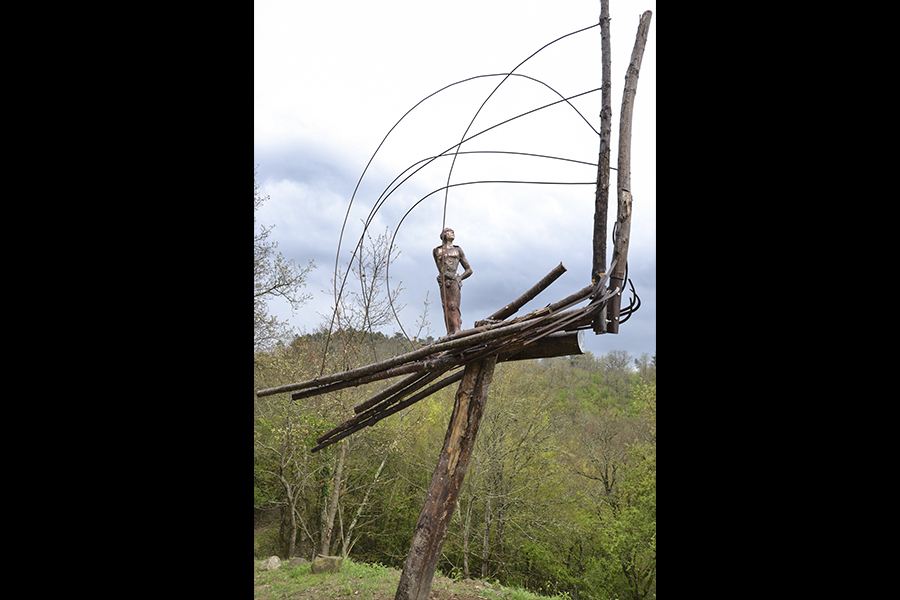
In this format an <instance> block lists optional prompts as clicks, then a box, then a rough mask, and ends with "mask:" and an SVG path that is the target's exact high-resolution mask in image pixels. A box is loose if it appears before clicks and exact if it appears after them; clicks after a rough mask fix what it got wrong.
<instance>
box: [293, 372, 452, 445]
mask: <svg viewBox="0 0 900 600" xmlns="http://www.w3.org/2000/svg"><path fill="white" fill-rule="evenodd" d="M463 373H464V370H460V371H458V372H457V373H454V374H453V375H451V376H449V377H446V378H444V379H442V380H440V381H438V382H437V383H434V384H432V385H430V386H428V387H427V388H425V389H424V390H422V391H421V392H419V393H418V394H415V395H414V396H411V397H409V398H407V399H406V400H404V401H402V402H399V403H397V404H394V405H393V406H391V407H389V408H387V409H383V410H378V411H377V412H375V413H374V414H372V415H371V416H369V417H368V418H366V419H362V420H359V421H356V422H355V424H354V425H352V426H349V427H345V428H341V427H340V426H339V427H335V430H339V431H338V433H335V434H334V435H332V436H331V437H329V438H328V439H323V440H322V441H321V443H319V445H318V446H315V447H314V448H313V449H312V450H310V452H318V451H319V450H321V449H322V448H327V447H328V446H330V445H332V444H334V443H337V442H339V441H341V440H342V439H344V438H345V437H347V436H348V435H351V434H354V433H356V432H357V431H359V430H360V429H363V428H365V427H371V426H372V425H374V424H375V423H377V422H378V421H380V420H381V419H383V418H385V417H389V416H391V415H392V414H394V413H397V412H400V411H401V410H403V409H404V408H407V407H409V406H412V405H413V404H415V403H416V402H418V401H419V400H422V399H423V398H426V397H428V396H430V395H431V394H433V393H435V392H437V391H438V390H441V389H443V388H445V387H447V386H448V385H451V384H453V383H456V382H457V381H459V380H460V379H462V378H463ZM355 419H356V417H354V419H351V420H355ZM324 437H325V436H320V439H321V438H324ZM316 441H319V439H317V440H316Z"/></svg>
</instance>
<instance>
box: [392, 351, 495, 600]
mask: <svg viewBox="0 0 900 600" xmlns="http://www.w3.org/2000/svg"><path fill="white" fill-rule="evenodd" d="M496 364H497V356H496V355H493V356H489V357H487V358H485V359H483V360H480V361H477V362H474V363H469V364H468V365H467V366H466V370H465V374H464V375H463V380H462V382H461V383H460V384H459V389H458V390H457V392H456V401H455V403H454V405H453V414H452V415H451V416H450V425H449V426H448V427H447V434H446V436H445V437H444V446H443V448H442V449H441V455H440V458H438V462H437V467H435V469H434V475H433V476H432V478H431V486H430V487H429V488H428V494H427V495H426V496H425V504H424V506H423V507H422V512H421V513H420V514H419V520H418V522H417V523H416V528H415V531H414V532H413V539H412V544H411V545H410V548H409V554H407V555H406V562H405V563H404V565H403V572H402V573H401V574H400V584H399V585H398V586H397V593H396V595H395V596H394V600H428V597H429V594H430V592H431V582H432V580H433V579H434V571H435V569H436V568H437V563H438V559H440V557H441V548H443V546H444V538H445V537H446V534H447V527H448V526H449V525H450V520H451V519H452V518H453V510H454V508H455V507H456V500H457V498H458V497H459V490H460V488H461V487H462V483H463V478H464V477H465V475H466V468H467V467H468V465H469V457H470V456H471V454H472V448H473V447H474V446H475V437H476V435H477V434H478V428H479V425H480V424H481V417H482V416H483V415H484V407H485V404H486V403H487V397H488V391H489V390H490V387H491V381H492V380H493V377H494V366H495V365H496Z"/></svg>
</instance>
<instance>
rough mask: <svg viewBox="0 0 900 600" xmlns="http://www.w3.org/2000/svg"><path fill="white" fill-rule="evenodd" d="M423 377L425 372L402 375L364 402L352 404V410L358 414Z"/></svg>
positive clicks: (425, 375)
mask: <svg viewBox="0 0 900 600" xmlns="http://www.w3.org/2000/svg"><path fill="white" fill-rule="evenodd" d="M423 377H427V374H422V373H413V374H412V375H409V376H407V377H404V378H403V379H401V380H400V381H398V382H397V383H395V384H393V385H389V386H387V387H386V388H384V389H383V390H381V391H380V392H378V393H377V394H375V395H374V396H372V397H371V398H369V399H368V400H366V401H364V402H360V403H359V404H357V405H356V406H354V407H353V412H355V413H356V414H359V413H361V412H363V411H364V410H368V409H370V408H372V407H373V406H375V405H376V404H378V403H379V402H381V401H382V400H384V399H385V398H387V397H389V396H391V395H393V394H394V393H396V392H398V391H400V390H402V389H404V388H406V387H408V386H411V385H414V384H415V383H416V382H417V381H419V380H420V379H422V378H423Z"/></svg>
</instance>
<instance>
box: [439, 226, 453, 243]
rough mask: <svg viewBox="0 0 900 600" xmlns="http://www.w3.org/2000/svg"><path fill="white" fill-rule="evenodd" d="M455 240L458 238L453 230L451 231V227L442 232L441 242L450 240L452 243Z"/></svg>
mask: <svg viewBox="0 0 900 600" xmlns="http://www.w3.org/2000/svg"><path fill="white" fill-rule="evenodd" d="M455 238H456V236H455V235H454V234H453V230H452V229H450V228H449V227H445V228H444V230H443V231H442V232H441V241H442V242H446V241H448V240H449V241H451V242H452V241H453V240H454V239H455Z"/></svg>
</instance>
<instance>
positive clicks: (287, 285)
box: [253, 170, 316, 352]
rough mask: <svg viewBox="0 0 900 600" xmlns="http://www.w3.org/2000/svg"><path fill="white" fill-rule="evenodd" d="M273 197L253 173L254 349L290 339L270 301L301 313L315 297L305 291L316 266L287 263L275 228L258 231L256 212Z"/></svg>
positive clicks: (254, 172)
mask: <svg viewBox="0 0 900 600" xmlns="http://www.w3.org/2000/svg"><path fill="white" fill-rule="evenodd" d="M268 199H269V196H262V195H260V193H259V184H258V183H257V182H256V170H254V171H253V227H254V234H253V349H254V351H257V352H258V351H261V350H267V349H270V348H271V347H272V346H273V344H274V342H275V341H276V340H279V339H282V338H283V337H285V336H286V335H287V324H286V323H283V322H281V321H279V320H278V319H277V318H276V317H275V316H274V315H269V307H268V304H267V302H268V300H271V299H272V298H283V299H284V300H287V302H288V303H289V304H290V306H291V310H292V311H294V310H297V309H298V308H299V307H300V306H302V305H303V304H305V303H306V302H307V301H308V300H309V299H310V298H312V295H311V294H304V293H302V292H301V290H302V289H303V288H304V287H306V277H307V275H308V274H309V271H310V270H311V269H314V268H315V266H316V265H315V262H314V261H312V260H310V261H309V265H308V266H306V267H298V266H297V265H296V263H295V262H294V260H293V259H290V260H286V259H285V258H284V256H283V255H282V254H281V252H276V250H275V249H276V248H277V247H278V242H275V241H271V240H269V234H270V233H271V232H272V228H273V227H274V225H271V226H269V227H265V226H260V228H259V230H258V231H257V230H256V211H257V210H259V207H260V206H262V204H263V202H265V201H266V200H268Z"/></svg>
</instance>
